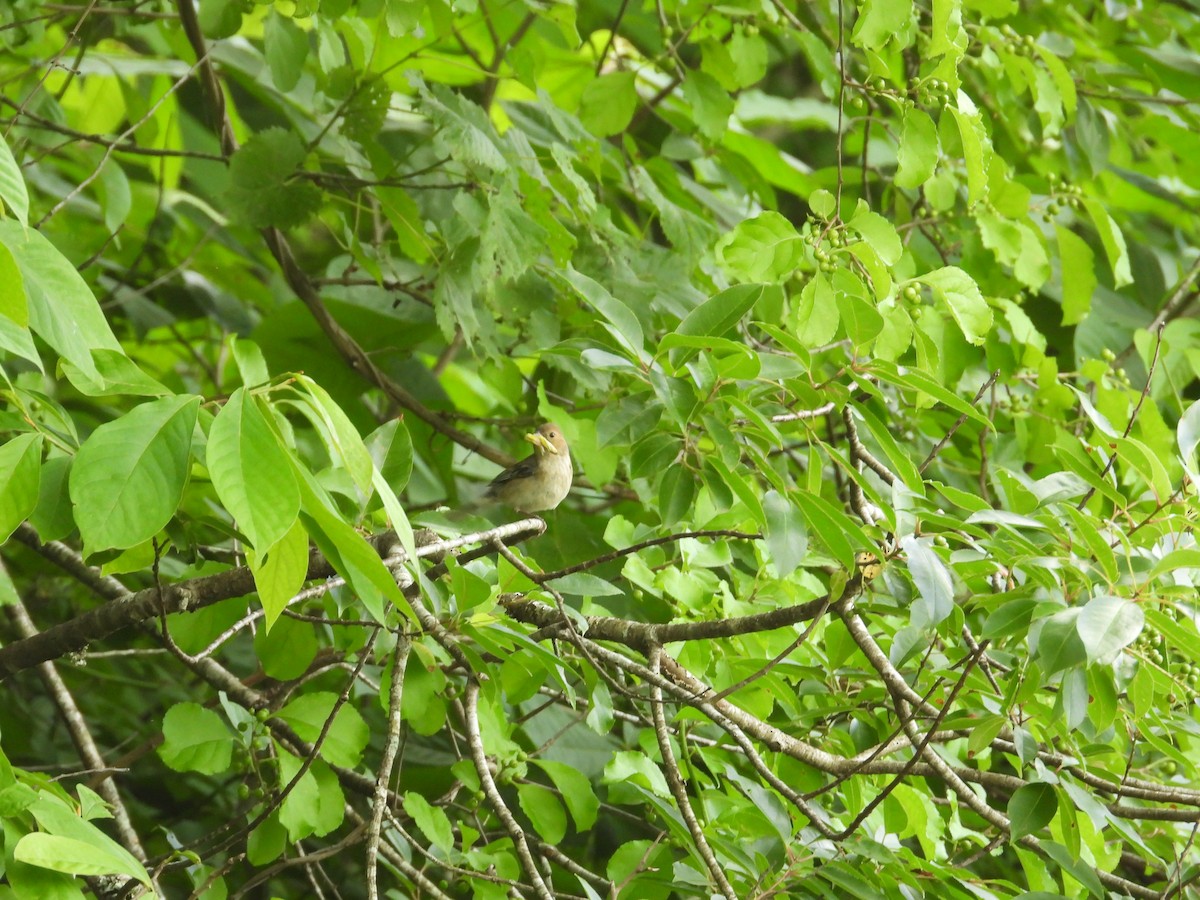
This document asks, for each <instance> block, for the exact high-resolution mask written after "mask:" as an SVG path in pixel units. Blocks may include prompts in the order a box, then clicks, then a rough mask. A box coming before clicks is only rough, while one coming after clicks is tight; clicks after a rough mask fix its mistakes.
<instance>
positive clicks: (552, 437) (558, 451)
mask: <svg viewBox="0 0 1200 900" xmlns="http://www.w3.org/2000/svg"><path fill="white" fill-rule="evenodd" d="M525 440H527V441H529V443H531V444H533V449H534V450H536V451H537V453H538V455H539V456H541V455H543V454H546V453H550V454H553V455H554V456H563V455H566V453H567V439H566V438H564V437H563V433H562V429H560V428H559V427H558V426H557V425H555V424H554V423H553V422H547V423H546V424H545V425H542V426H541V427H540V428H538V430H537V431H535V432H533V433H531V434H527V435H525Z"/></svg>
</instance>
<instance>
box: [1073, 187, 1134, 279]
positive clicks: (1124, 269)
mask: <svg viewBox="0 0 1200 900" xmlns="http://www.w3.org/2000/svg"><path fill="white" fill-rule="evenodd" d="M1083 208H1084V209H1086V210H1087V211H1088V215H1089V216H1091V218H1092V224H1093V225H1095V226H1096V233H1097V234H1099V235H1100V243H1101V244H1102V245H1103V246H1104V254H1105V255H1106V256H1107V257H1108V265H1109V267H1110V268H1111V269H1112V274H1113V287H1117V288H1120V287H1124V286H1125V285H1127V284H1133V275H1132V274H1130V271H1129V251H1128V250H1126V249H1125V235H1124V234H1122V233H1121V229H1120V228H1119V227H1118V226H1117V223H1116V222H1115V221H1113V217H1112V216H1110V215H1109V214H1108V210H1106V209H1105V208H1104V205H1103V204H1102V203H1101V202H1100V201H1099V200H1094V199H1092V198H1091V197H1087V198H1085V199H1084V201H1083Z"/></svg>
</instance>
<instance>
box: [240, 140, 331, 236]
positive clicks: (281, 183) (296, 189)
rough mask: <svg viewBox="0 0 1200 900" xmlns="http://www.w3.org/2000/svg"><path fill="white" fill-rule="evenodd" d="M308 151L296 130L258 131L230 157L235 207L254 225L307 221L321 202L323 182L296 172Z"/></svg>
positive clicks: (291, 224) (276, 225) (290, 225)
mask: <svg viewBox="0 0 1200 900" xmlns="http://www.w3.org/2000/svg"><path fill="white" fill-rule="evenodd" d="M307 155H308V151H307V149H306V148H305V146H304V144H303V142H302V141H301V140H300V137H299V135H297V134H296V133H295V132H292V131H287V130H285V129H283V128H267V129H265V130H263V131H260V132H259V133H258V134H255V135H254V136H253V137H251V138H250V140H248V141H247V142H246V143H245V144H244V145H243V146H242V147H241V148H239V149H238V151H237V152H236V153H234V154H233V157H232V158H231V159H230V161H229V187H228V189H227V191H226V194H225V200H226V202H227V203H228V204H229V209H230V211H231V212H232V213H233V214H234V215H235V216H236V217H237V218H238V219H239V220H240V221H242V222H243V223H245V224H246V225H250V226H252V227H254V228H267V227H274V228H293V227H295V226H297V225H301V224H303V223H304V222H306V221H307V220H308V219H309V217H311V216H312V215H313V213H315V212H316V211H317V208H318V207H319V206H320V205H321V192H320V190H319V189H318V188H317V186H316V185H314V184H310V183H308V182H307V181H302V180H300V179H298V178H296V177H295V176H296V174H297V173H298V171H299V170H300V167H301V165H303V163H304V159H305V157H306V156H307Z"/></svg>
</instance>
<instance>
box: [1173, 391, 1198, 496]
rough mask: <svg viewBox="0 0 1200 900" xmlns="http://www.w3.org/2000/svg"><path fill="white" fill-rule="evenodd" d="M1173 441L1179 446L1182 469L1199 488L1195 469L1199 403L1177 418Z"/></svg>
mask: <svg viewBox="0 0 1200 900" xmlns="http://www.w3.org/2000/svg"><path fill="white" fill-rule="evenodd" d="M1175 439H1176V442H1177V443H1178V445H1179V456H1180V458H1181V459H1182V460H1183V468H1184V470H1185V471H1187V473H1188V474H1189V475H1191V476H1192V481H1193V482H1195V483H1197V485H1198V486H1200V469H1197V467H1196V456H1195V454H1196V445H1197V444H1200V401H1197V402H1195V403H1193V404H1192V405H1191V406H1189V407H1188V408H1187V410H1186V411H1184V414H1183V415H1182V416H1180V417H1179V425H1178V426H1176V430H1175Z"/></svg>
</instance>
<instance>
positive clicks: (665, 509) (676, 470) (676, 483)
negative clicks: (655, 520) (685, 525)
mask: <svg viewBox="0 0 1200 900" xmlns="http://www.w3.org/2000/svg"><path fill="white" fill-rule="evenodd" d="M695 499H696V475H695V473H694V472H692V471H691V470H690V469H688V468H687V467H686V466H682V465H676V466H671V468H669V469H667V471H666V472H665V473H663V477H662V481H661V482H659V486H658V515H659V518H660V519H661V521H662V523H663V525H665V526H667V527H670V526H673V525H675V524H676V523H678V522H679V521H680V520H681V519H684V518H686V517H687V516H688V513H689V512H691V508H692V504H693V503H694V502H695Z"/></svg>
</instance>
